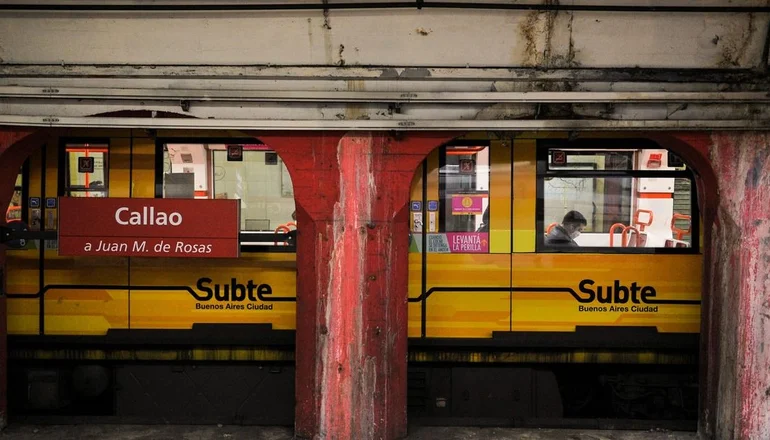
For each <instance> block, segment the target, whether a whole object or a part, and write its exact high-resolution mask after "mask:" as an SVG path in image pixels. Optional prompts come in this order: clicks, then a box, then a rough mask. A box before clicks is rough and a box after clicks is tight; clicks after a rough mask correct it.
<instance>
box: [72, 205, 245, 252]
mask: <svg viewBox="0 0 770 440" xmlns="http://www.w3.org/2000/svg"><path fill="white" fill-rule="evenodd" d="M239 232H240V201H239V200H222V199H217V200H205V199H203V200H201V199H130V198H90V197H89V198H86V197H61V198H59V255H64V256H127V257H182V258H236V257H238V256H239V254H240V241H239Z"/></svg>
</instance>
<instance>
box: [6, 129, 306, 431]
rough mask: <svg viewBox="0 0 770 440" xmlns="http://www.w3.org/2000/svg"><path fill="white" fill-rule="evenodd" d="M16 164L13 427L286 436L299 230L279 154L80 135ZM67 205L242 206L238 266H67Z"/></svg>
mask: <svg viewBox="0 0 770 440" xmlns="http://www.w3.org/2000/svg"><path fill="white" fill-rule="evenodd" d="M9 151H12V152H13V153H14V154H15V156H12V155H5V154H4V155H3V156H2V158H3V160H2V164H3V165H4V166H7V167H8V168H12V164H13V165H16V163H17V162H18V167H15V169H17V170H18V169H19V168H20V167H22V164H24V165H23V170H24V172H23V173H22V174H21V179H20V180H19V181H18V185H15V183H17V182H16V181H14V182H10V184H9V185H7V186H6V187H5V188H4V189H3V191H8V189H11V190H12V191H14V192H13V194H14V195H13V196H9V197H8V198H6V199H4V200H3V202H4V203H7V202H8V201H12V202H18V201H21V203H20V204H19V203H14V206H13V207H12V208H13V209H10V210H6V209H4V210H3V212H4V213H7V214H9V216H11V217H13V219H12V220H17V221H18V220H25V219H26V221H25V223H26V225H27V229H28V232H27V238H26V239H25V240H16V239H14V240H12V241H11V242H8V243H6V244H7V245H10V246H8V249H6V250H5V251H4V254H3V256H4V267H5V269H6V271H5V273H4V275H5V276H4V277H3V278H4V281H5V287H4V293H6V295H5V296H4V297H3V300H4V301H5V302H6V305H7V315H6V314H4V317H5V316H7V331H8V335H9V336H8V342H9V346H8V350H7V351H5V350H6V349H5V347H3V350H4V353H8V354H9V357H10V359H9V369H8V370H6V369H5V368H2V369H1V370H2V371H3V373H5V372H6V371H7V372H8V374H9V375H10V376H9V377H10V378H9V381H8V383H9V390H8V394H7V396H8V400H9V410H8V412H7V414H10V416H11V421H13V420H17V421H18V420H42V421H45V422H58V423H71V422H73V421H75V422H76V421H86V422H87V421H93V422H96V421H99V420H101V421H105V420H115V421H121V420H129V419H133V420H137V421H144V422H148V423H154V422H158V421H164V422H171V423H213V424H216V423H228V424H271V425H291V424H292V421H293V417H294V366H293V361H292V359H293V356H294V328H295V325H296V323H295V293H296V286H295V280H296V257H295V249H296V247H295V246H296V244H295V231H296V223H295V220H294V219H293V218H292V216H293V214H294V210H295V209H294V195H293V182H292V179H291V177H290V176H289V174H288V170H287V169H286V167H285V165H284V164H283V162H282V160H281V158H280V157H279V156H278V154H277V153H276V152H275V151H274V150H271V149H270V148H269V147H267V146H266V145H264V144H262V143H261V142H259V141H258V140H256V139H254V138H251V137H248V136H244V135H238V134H236V135H233V134H231V133H227V132H211V133H200V132H197V133H189V132H187V133H185V132H179V131H176V132H175V131H168V132H161V133H157V132H152V131H145V130H93V129H83V130H75V129H73V130H66V131H57V132H52V131H47V130H41V132H40V134H38V135H36V136H35V142H25V143H24V144H14V145H13V146H12V150H9ZM7 158H15V159H14V160H15V161H14V160H11V159H9V160H8V161H6V159H7ZM9 174H10V173H8V174H6V173H3V178H5V177H6V176H7V175H9ZM13 174H14V175H13V177H14V179H16V178H17V176H16V173H13ZM59 197H66V198H83V199H102V198H108V199H126V200H134V201H141V200H147V199H154V200H159V199H174V200H180V199H201V200H203V199H211V200H220V199H229V200H232V199H237V200H239V201H240V202H239V204H240V213H241V215H240V219H239V224H238V225H235V226H236V227H238V229H239V231H240V233H239V236H240V238H239V247H240V256H239V257H238V258H228V259H208V258H205V255H204V258H180V257H177V258H165V257H161V258H150V257H141V256H123V255H116V256H110V255H100V256H88V255H85V256H64V255H59V249H58V242H57V223H58V214H59V206H58V205H57V202H58V200H59ZM6 206H7V205H6ZM202 206H203V205H202ZM16 217H18V219H17V218H16ZM188 257H199V256H198V255H188ZM3 394H4V396H5V393H3Z"/></svg>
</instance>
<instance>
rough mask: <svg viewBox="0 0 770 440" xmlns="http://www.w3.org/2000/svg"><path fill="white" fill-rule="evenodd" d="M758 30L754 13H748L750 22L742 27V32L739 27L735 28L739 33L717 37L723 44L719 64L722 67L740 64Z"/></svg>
mask: <svg viewBox="0 0 770 440" xmlns="http://www.w3.org/2000/svg"><path fill="white" fill-rule="evenodd" d="M731 23H735V22H731ZM738 23H740V21H739V22H738ZM756 31H757V27H756V23H755V20H754V14H748V23H746V25H745V26H744V27H742V28H741V29H740V32H738V29H735V34H737V35H735V36H732V35H729V36H725V37H722V38H721V39H720V38H719V37H717V38H716V39H717V42H718V43H719V44H720V45H721V46H722V53H721V56H720V59H719V61H718V63H717V65H718V66H719V67H722V68H728V67H737V66H740V65H741V61H742V60H743V59H744V57H745V56H746V51H747V50H748V48H749V46H750V44H751V40H752V38H753V36H754V33H755V32H756ZM712 41H713V40H712ZM715 44H717V43H715Z"/></svg>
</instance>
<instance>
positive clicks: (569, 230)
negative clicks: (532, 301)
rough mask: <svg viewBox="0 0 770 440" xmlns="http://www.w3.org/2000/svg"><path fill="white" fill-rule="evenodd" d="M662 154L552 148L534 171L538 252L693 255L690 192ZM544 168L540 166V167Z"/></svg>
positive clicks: (685, 174) (685, 175) (686, 178)
mask: <svg viewBox="0 0 770 440" xmlns="http://www.w3.org/2000/svg"><path fill="white" fill-rule="evenodd" d="M667 153H668V152H667V151H666V150H660V149H639V150H618V151H587V150H578V151H570V150H567V149H558V148H552V149H548V150H547V153H546V152H543V154H541V158H540V160H541V166H539V167H538V169H539V171H538V174H539V176H538V181H539V188H538V191H539V196H538V204H539V208H538V212H540V213H541V218H540V222H539V226H538V227H539V228H540V231H541V233H542V236H541V238H542V241H540V243H539V246H538V249H539V250H543V251H554V250H560V251H563V250H568V251H569V250H571V251H585V252H593V251H601V250H602V249H608V248H615V249H614V250H615V251H620V252H645V251H649V252H654V251H655V250H656V249H662V248H687V249H691V250H692V249H697V243H696V242H694V237H697V234H695V233H693V228H694V227H695V228H697V221H693V219H694V218H695V219H697V213H696V212H695V209H694V207H695V206H696V205H695V200H694V192H693V190H692V188H693V185H692V180H691V175H690V173H689V171H686V170H684V169H683V164H682V163H680V162H677V163H675V164H671V165H675V166H670V165H669V164H668V158H669V157H671V156H670V155H669V154H667ZM543 162H545V163H546V164H547V166H545V165H546V164H543Z"/></svg>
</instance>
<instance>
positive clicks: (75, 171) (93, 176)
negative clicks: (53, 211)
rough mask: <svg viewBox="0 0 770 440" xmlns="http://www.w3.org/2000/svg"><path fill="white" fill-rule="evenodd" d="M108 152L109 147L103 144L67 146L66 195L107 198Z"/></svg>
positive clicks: (65, 151) (73, 144) (71, 144)
mask: <svg viewBox="0 0 770 440" xmlns="http://www.w3.org/2000/svg"><path fill="white" fill-rule="evenodd" d="M108 152H109V146H108V145H107V144H102V143H100V144H90V143H68V144H65V147H64V154H65V157H64V163H65V177H64V189H63V193H64V195H65V196H69V197H107V196H108V195H109V186H108V185H109V183H108V182H109V180H108V177H109V167H108V158H109V154H108Z"/></svg>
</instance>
